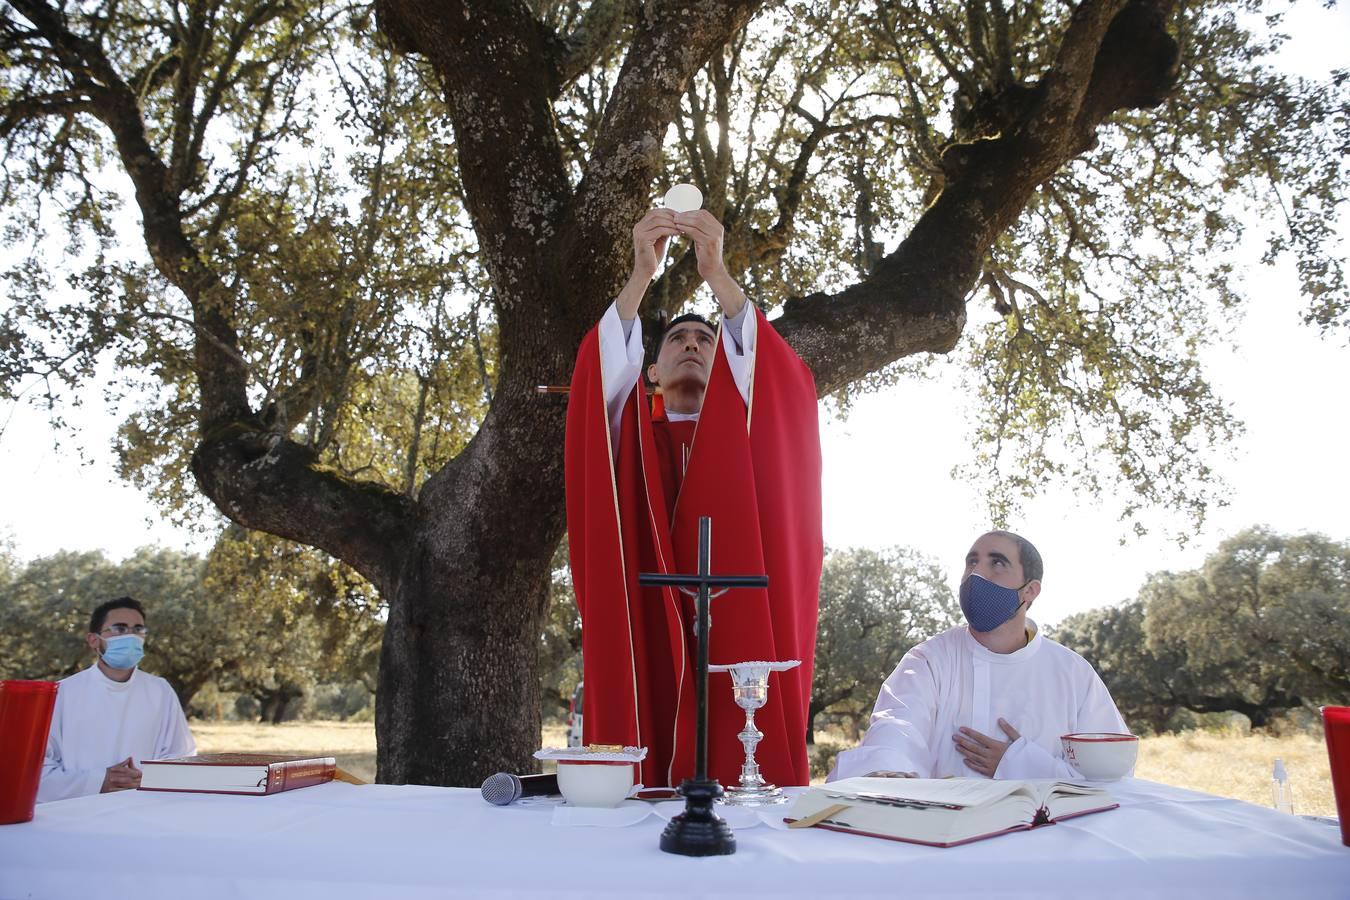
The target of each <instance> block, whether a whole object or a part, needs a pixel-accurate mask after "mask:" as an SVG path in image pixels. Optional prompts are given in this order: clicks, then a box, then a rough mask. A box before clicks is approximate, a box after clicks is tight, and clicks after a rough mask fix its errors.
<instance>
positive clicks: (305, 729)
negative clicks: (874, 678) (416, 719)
mask: <svg viewBox="0 0 1350 900" xmlns="http://www.w3.org/2000/svg"><path fill="white" fill-rule="evenodd" d="M192 733H193V735H194V736H195V737H196V739H197V748H198V750H200V751H201V752H203V753H207V752H219V751H224V750H235V751H253V752H268V753H288V754H315V755H324V756H335V757H337V760H338V764H339V765H340V766H342V767H343V768H344V769H346V770H347V771H349V772H351V773H352V774H353V775H356V776H357V777H359V778H364V779H366V780H372V779H373V778H374V777H375V729H374V726H373V725H371V724H370V723H359V724H357V723H346V722H292V723H287V724H285V725H259V724H256V723H248V722H193V723H192ZM565 743H566V738H565V736H564V732H563V729H562V728H546V729H545V730H544V734H543V736H542V740H541V744H542V745H543V746H550V747H560V746H563V744H565ZM1276 757H1279V758H1281V759H1283V760H1284V764H1285V767H1286V769H1288V771H1289V782H1290V785H1291V786H1292V788H1293V792H1294V811H1295V812H1297V813H1305V814H1310V815H1322V816H1334V815H1335V814H1336V809H1335V803H1334V801H1333V800H1332V797H1331V774H1330V772H1329V771H1328V769H1327V751H1326V745H1325V744H1323V743H1322V740H1321V738H1320V737H1313V736H1310V735H1296V736H1292V737H1281V738H1272V737H1266V736H1264V735H1251V736H1244V735H1239V734H1216V733H1214V732H1207V731H1193V732H1187V733H1185V734H1181V735H1169V736H1165V737H1156V738H1145V739H1144V740H1143V741H1142V742H1141V746H1140V748H1139V765H1138V767H1137V770H1136V773H1135V774H1137V775H1138V776H1139V777H1140V778H1147V779H1149V780H1150V781H1161V782H1164V783H1166V784H1174V785H1177V786H1178V787H1184V788H1190V789H1192V790H1197V791H1205V792H1206V793H1210V794H1218V795H1219V796H1222V797H1233V798H1236V799H1238V800H1246V801H1248V802H1249V803H1257V804H1260V805H1262V806H1269V805H1270V799H1271V798H1270V771H1271V766H1272V765H1273V763H1274V761H1275V759H1276Z"/></svg>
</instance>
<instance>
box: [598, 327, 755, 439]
mask: <svg viewBox="0 0 1350 900" xmlns="http://www.w3.org/2000/svg"><path fill="white" fill-rule="evenodd" d="M749 309H750V302H749V301H748V300H747V301H746V303H745V305H744V306H742V307H741V311H740V312H738V313H736V315H734V316H731V317H730V318H724V319H723V320H722V345H723V346H724V347H725V348H726V351H727V364H728V365H729V366H730V367H731V377H732V378H733V379H734V380H735V382H736V388H737V389H738V390H739V391H740V392H741V399H742V400H744V401H745V402H746V403H747V404H748V403H749V402H750V373H751V372H752V371H754V363H755V327H756V323H757V322H758V321H759V320H758V318H756V317H755V316H753V315H748V314H747V313H748V311H749ZM599 338H600V377H601V380H602V381H603V382H604V385H605V408H606V409H607V410H609V433H610V434H612V435H617V434H618V433H619V425H620V423H621V422H622V421H623V405H624V401H626V400H627V399H628V392H629V391H631V390H632V389H633V385H634V384H635V383H636V382H637V380H638V377H639V376H640V375H641V374H642V361H643V352H642V323H641V321H640V320H639V319H628V320H627V321H625V320H623V319H620V318H619V303H618V301H617V300H616V301H614V302H613V303H611V304H610V305H609V309H607V310H605V314H604V315H603V316H601V317H600V333H599ZM666 418H667V419H668V420H670V421H671V422H687V421H690V420H694V419H697V418H698V413H677V412H671V411H670V410H666ZM615 443H616V446H615V448H614V450H615V452H616V453H617V452H618V447H617V438H616V440H615Z"/></svg>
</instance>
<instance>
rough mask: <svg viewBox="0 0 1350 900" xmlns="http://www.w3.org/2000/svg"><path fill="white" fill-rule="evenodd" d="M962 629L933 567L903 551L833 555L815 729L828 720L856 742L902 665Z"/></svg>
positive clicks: (824, 576) (824, 598) (821, 633)
mask: <svg viewBox="0 0 1350 900" xmlns="http://www.w3.org/2000/svg"><path fill="white" fill-rule="evenodd" d="M959 621H960V605H959V604H958V602H957V599H956V597H955V596H954V595H953V594H952V590H951V588H950V587H949V586H948V584H947V581H946V578H945V576H944V574H943V572H942V569H941V568H940V567H939V566H938V565H937V564H935V563H934V562H932V561H931V560H927V559H924V558H922V557H920V556H918V555H917V554H915V553H914V552H912V551H909V550H905V549H902V548H899V547H895V548H891V549H889V550H882V551H877V550H869V549H850V550H835V551H831V552H830V553H829V554H828V555H827V556H826V557H825V568H824V570H823V572H822V573H821V579H820V624H819V627H818V631H817V633H816V669H815V676H814V681H813V684H812V687H811V704H810V717H811V720H812V722H814V721H815V719H816V717H817V715H820V714H824V715H825V716H826V717H827V718H828V719H830V720H831V721H832V722H837V723H839V724H841V725H842V726H843V728H844V729H845V730H846V731H847V732H849V734H850V736H852V737H856V736H857V734H858V733H859V731H860V730H861V728H862V727H863V725H864V724H865V723H866V721H867V718H868V716H869V715H870V714H871V711H872V705H873V703H874V702H875V700H876V696H877V689H878V688H879V687H880V685H881V682H882V680H883V679H884V678H885V677H886V675H888V674H889V673H890V670H891V669H893V668H894V667H895V664H896V663H898V662H899V661H900V658H901V657H902V656H904V655H905V653H906V652H908V651H909V649H910V648H911V647H913V646H914V645H915V644H918V643H919V642H921V641H923V640H926V639H927V638H929V637H932V636H933V635H935V634H937V633H938V632H940V631H945V630H946V629H948V628H950V627H952V626H953V625H956V624H957V623H958V622H959ZM824 721H825V720H824V719H822V720H821V723H822V724H823V723H824Z"/></svg>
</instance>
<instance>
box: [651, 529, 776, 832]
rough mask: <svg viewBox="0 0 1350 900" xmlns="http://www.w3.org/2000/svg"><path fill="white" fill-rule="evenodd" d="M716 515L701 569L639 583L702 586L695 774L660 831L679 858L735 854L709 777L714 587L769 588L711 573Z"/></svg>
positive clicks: (706, 534)
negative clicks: (711, 602)
mask: <svg viewBox="0 0 1350 900" xmlns="http://www.w3.org/2000/svg"><path fill="white" fill-rule="evenodd" d="M711 556H712V519H710V518H708V517H707V516H702V517H700V518H699V520H698V573H697V574H695V575H666V574H661V573H651V572H643V573H640V574H639V575H638V583H639V584H641V585H644V586H649V587H678V588H682V589H693V588H697V590H698V604H697V611H696V614H697V622H698V656H697V658H696V662H695V689H696V691H697V697H698V732H697V737H696V740H695V746H694V777H693V778H686V779H685V780H684V782H683V783H682V784H681V785H680V793H681V794H682V795H683V796H684V812H682V813H680V814H679V815H678V816H675V817H674V818H673V819H671V820H670V824H669V825H667V826H666V830H665V831H663V832H662V833H661V849H662V850H664V851H665V852H667V853H678V854H680V855H681V856H726V855H728V854H731V853H735V852H736V836H735V835H734V834H732V832H731V828H730V826H728V825H727V823H726V820H725V819H723V818H722V817H721V816H719V815H718V814H717V813H716V812H714V811H713V801H714V800H716V799H717V798H718V797H720V796H722V785H720V784H718V783H717V780H716V779H714V778H709V777H708V645H709V643H710V642H709V631H710V628H711V626H710V624H709V615H708V604H709V600H710V597H711V593H710V592H711V589H712V588H715V587H720V588H766V587H768V586H769V579H768V576H765V575H712V574H710V568H711Z"/></svg>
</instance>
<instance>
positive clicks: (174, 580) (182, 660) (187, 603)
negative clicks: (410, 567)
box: [0, 530, 383, 721]
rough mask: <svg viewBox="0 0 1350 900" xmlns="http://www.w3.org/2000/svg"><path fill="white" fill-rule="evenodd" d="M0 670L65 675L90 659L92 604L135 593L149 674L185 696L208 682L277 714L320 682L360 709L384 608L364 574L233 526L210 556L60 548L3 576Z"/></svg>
mask: <svg viewBox="0 0 1350 900" xmlns="http://www.w3.org/2000/svg"><path fill="white" fill-rule="evenodd" d="M0 588H2V589H3V602H0V677H3V678H63V677H65V676H67V675H71V674H73V673H75V672H76V671H78V670H79V669H81V668H83V667H85V666H87V665H89V664H91V663H92V662H93V661H94V657H93V655H92V653H90V651H89V650H88V648H87V647H86V645H85V643H84V635H85V633H86V631H87V630H88V621H89V613H90V611H91V610H92V609H93V608H94V607H95V606H97V605H98V604H99V603H100V602H102V601H103V600H106V599H109V598H111V597H115V596H122V595H129V596H132V597H135V598H136V599H138V600H140V601H141V602H142V603H143V604H144V605H145V608H146V619H147V624H148V625H149V628H150V632H151V634H150V638H149V639H148V640H147V642H146V658H145V662H144V666H145V669H146V671H148V672H153V673H154V674H156V675H160V676H162V677H164V678H165V679H167V680H168V681H169V683H170V684H171V685H172V686H173V688H174V690H175V692H176V693H177V694H178V696H179V700H180V701H181V702H182V703H183V705H184V708H191V706H192V702H193V698H194V697H196V695H197V694H198V692H199V691H201V690H202V689H203V688H204V687H206V686H207V685H213V686H214V687H215V688H216V689H217V690H219V691H225V692H233V693H242V694H247V695H249V696H251V697H254V698H256V699H257V701H258V702H259V703H260V704H261V706H262V708H263V710H264V711H265V712H266V713H267V715H268V716H269V717H270V718H273V719H274V720H277V721H279V720H280V719H281V718H282V717H284V716H285V713H286V708H287V706H289V705H291V704H293V703H294V702H295V701H297V700H298V699H300V698H301V697H303V696H304V695H305V694H306V693H309V692H311V691H312V690H313V689H314V686H315V685H316V684H319V683H329V684H332V683H338V682H340V683H342V685H345V687H341V688H328V689H327V693H332V692H333V691H335V690H336V691H338V692H339V693H341V694H342V696H341V698H340V699H334V700H332V701H331V702H330V705H331V706H333V707H334V708H335V709H337V708H339V707H340V708H341V709H342V710H348V709H350V711H349V712H348V713H347V714H348V715H350V714H352V713H355V712H357V711H358V710H359V709H360V708H361V707H362V706H363V705H364V704H358V703H357V700H356V697H355V696H354V695H353V692H354V691H355V690H356V689H357V688H359V689H360V691H362V692H364V695H365V699H366V701H367V702H368V701H369V698H370V697H371V696H373V694H374V689H375V673H376V666H377V663H378V655H379V644H380V637H381V633H382V629H383V624H382V618H381V612H382V610H381V608H380V607H379V605H378V604H377V603H376V602H375V601H374V600H373V598H372V592H371V590H370V588H369V586H368V585H366V584H365V583H364V581H362V580H360V579H359V578H357V577H356V576H355V575H353V574H352V573H351V571H350V570H349V569H347V568H346V567H344V566H340V565H337V564H334V563H331V562H329V561H327V560H326V558H325V557H323V556H322V555H321V554H319V553H317V552H315V551H312V550H307V549H301V548H297V547H295V545H291V544H287V543H285V542H283V541H279V540H277V539H275V538H271V537H267V536H260V535H256V534H255V535H246V534H243V533H241V532H239V531H238V530H231V531H230V532H227V533H226V534H225V535H224V536H222V538H221V539H220V540H219V541H218V542H217V544H216V546H215V547H214V548H213V550H212V552H211V554H210V555H209V557H208V558H207V559H205V560H203V559H201V558H200V557H197V556H195V555H193V554H189V553H183V552H180V551H175V550H163V549H157V548H142V549H140V550H138V551H136V553H134V554H133V555H132V556H130V557H128V558H127V559H125V560H123V561H122V562H121V563H112V562H109V561H108V560H107V559H106V558H105V557H104V556H103V554H102V553H98V552H94V553H69V552H62V553H57V554H54V555H52V556H49V557H44V558H41V559H36V560H33V561H31V562H29V563H28V564H27V565H25V566H23V567H21V568H18V569H17V570H16V571H15V573H14V574H13V576H12V577H10V578H9V579H8V580H0Z"/></svg>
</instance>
